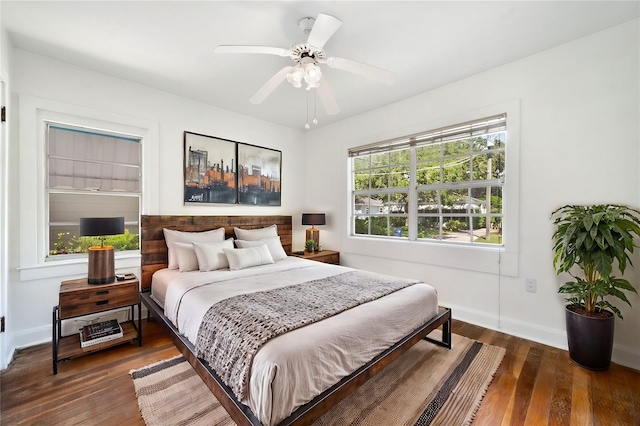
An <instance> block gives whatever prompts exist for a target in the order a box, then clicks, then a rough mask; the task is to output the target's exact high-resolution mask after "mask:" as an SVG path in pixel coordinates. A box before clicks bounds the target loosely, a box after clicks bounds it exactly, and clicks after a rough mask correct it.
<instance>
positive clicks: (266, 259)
mask: <svg viewBox="0 0 640 426" xmlns="http://www.w3.org/2000/svg"><path fill="white" fill-rule="evenodd" d="M222 250H223V251H224V254H226V255H227V260H228V261H229V269H231V270H232V271H237V270H240V269H244V268H250V267H251V266H259V265H268V264H269V263H274V262H273V257H271V253H269V249H268V248H267V245H266V244H260V245H259V246H255V247H249V248H242V249H235V250H233V249H226V248H225V249H222Z"/></svg>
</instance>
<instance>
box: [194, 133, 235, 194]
mask: <svg viewBox="0 0 640 426" xmlns="http://www.w3.org/2000/svg"><path fill="white" fill-rule="evenodd" d="M237 164H238V162H237V142H233V141H230V140H226V139H220V138H215V137H213V136H206V135H200V134H197V133H190V132H184V202H185V204H186V203H225V204H235V203H237V202H238V191H237V187H238V185H237V183H238V179H237Z"/></svg>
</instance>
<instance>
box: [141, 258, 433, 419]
mask: <svg viewBox="0 0 640 426" xmlns="http://www.w3.org/2000/svg"><path fill="white" fill-rule="evenodd" d="M349 270H351V269H349V268H346V267H342V266H337V265H328V264H324V263H319V262H314V261H310V260H305V259H300V258H296V257H288V258H287V259H284V260H281V261H279V262H277V263H275V264H271V265H264V266H258V267H254V268H248V269H243V270H239V271H229V270H218V271H212V272H182V273H180V272H177V271H176V270H169V269H164V270H160V271H158V272H156V273H155V274H154V277H153V280H152V297H153V298H154V300H156V301H158V302H159V303H161V301H162V302H164V303H163V304H164V312H165V315H166V316H167V317H168V318H169V320H171V321H172V322H173V324H174V325H175V326H176V327H177V328H178V330H179V331H180V332H181V333H182V334H183V335H184V336H186V337H187V338H188V339H189V341H190V342H191V343H193V344H194V345H195V342H196V339H197V335H198V328H199V325H200V322H201V320H202V318H203V316H204V314H205V313H206V312H207V310H208V309H209V307H210V306H211V305H213V304H214V303H216V302H218V301H220V300H223V299H226V298H229V297H231V296H234V295H237V294H245V293H251V292H255V291H263V290H270V289H273V288H278V287H283V286H288V285H294V284H299V283H301V282H305V281H310V280H314V279H320V278H325V277H329V276H332V275H336V274H340V273H343V272H346V271H349ZM161 304H162V303H161ZM437 310H438V307H437V295H436V291H435V289H434V288H433V287H431V286H429V285H427V284H423V283H420V284H416V285H413V286H410V287H407V288H405V289H402V290H400V291H397V292H395V293H392V294H390V295H388V296H385V297H383V298H380V299H378V300H374V301H372V302H369V303H365V304H363V305H360V306H358V307H356V308H353V309H350V310H348V311H345V312H342V313H340V314H338V315H335V316H333V317H330V318H327V319H325V320H322V321H320V322H317V323H314V324H310V325H308V326H305V327H302V328H299V329H297V330H293V331H291V332H289V333H286V334H283V335H280V336H278V337H276V338H274V339H272V340H270V341H269V342H268V343H267V344H265V345H264V346H263V347H262V348H261V349H260V350H259V351H258V352H257V354H256V356H255V357H254V360H253V365H252V369H251V377H250V379H249V391H248V393H247V397H246V399H245V400H243V401H242V402H243V403H244V404H246V405H248V406H249V407H250V408H251V410H252V411H253V412H254V414H255V415H256V416H257V417H258V419H259V420H260V421H261V422H262V423H264V424H266V425H274V424H277V423H279V422H280V421H282V420H283V419H285V418H286V417H287V416H288V415H289V414H291V413H292V412H293V411H294V410H295V408H297V407H298V406H300V405H303V404H305V403H307V402H308V401H310V400H311V399H313V398H314V397H315V396H317V395H318V394H320V393H321V392H322V391H324V390H326V389H327V388H329V387H330V386H331V385H333V384H334V383H336V382H338V381H339V380H340V379H341V378H342V377H344V376H347V375H349V374H351V373H352V372H353V371H355V370H356V369H357V368H358V367H360V366H361V365H363V364H365V363H366V362H368V361H370V360H371V359H372V358H373V357H374V356H376V355H377V354H379V353H380V352H382V351H383V350H385V349H387V348H389V347H390V346H391V345H393V344H394V343H396V342H397V341H399V340H400V339H401V338H402V337H404V336H406V335H407V334H408V333H409V332H411V331H412V330H414V329H416V328H417V327H419V326H420V325H422V324H424V323H426V322H427V321H428V320H429V319H430V318H432V317H434V316H435V315H436V314H437Z"/></svg>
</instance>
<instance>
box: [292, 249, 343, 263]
mask: <svg viewBox="0 0 640 426" xmlns="http://www.w3.org/2000/svg"><path fill="white" fill-rule="evenodd" d="M291 255H292V256H296V257H301V258H303V259H309V260H315V261H316V262H324V263H331V264H333V265H339V264H340V252H339V251H334V250H322V251H316V252H314V253H309V252H308V251H304V252H295V253H292V254H291Z"/></svg>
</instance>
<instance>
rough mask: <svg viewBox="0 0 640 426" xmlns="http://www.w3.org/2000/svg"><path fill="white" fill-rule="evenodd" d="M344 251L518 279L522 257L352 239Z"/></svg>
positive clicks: (498, 249) (479, 248)
mask: <svg viewBox="0 0 640 426" xmlns="http://www.w3.org/2000/svg"><path fill="white" fill-rule="evenodd" d="M341 251H342V252H343V253H345V254H346V253H353V254H357V255H360V256H370V257H379V258H385V259H394V260H399V261H403V262H411V263H420V264H427V265H433V266H441V267H445V268H455V269H464V270H469V271H475V272H483V273H487V274H495V275H506V276H518V254H517V253H512V252H510V251H509V250H506V249H505V247H503V246H497V245H496V246H491V245H484V244H482V245H480V244H479V245H461V244H447V243H429V242H425V241H408V240H406V239H387V238H375V237H374V238H370V237H358V236H350V237H347V238H346V240H345V243H344V246H343V248H342V249H341Z"/></svg>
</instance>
